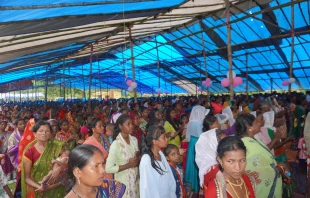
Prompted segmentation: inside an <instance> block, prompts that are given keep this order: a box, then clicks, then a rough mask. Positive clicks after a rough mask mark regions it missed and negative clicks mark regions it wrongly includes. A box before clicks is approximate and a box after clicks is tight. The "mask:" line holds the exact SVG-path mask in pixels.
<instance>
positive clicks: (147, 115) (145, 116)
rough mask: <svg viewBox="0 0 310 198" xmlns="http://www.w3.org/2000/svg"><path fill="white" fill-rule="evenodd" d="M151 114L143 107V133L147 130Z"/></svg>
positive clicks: (141, 124)
mask: <svg viewBox="0 0 310 198" xmlns="http://www.w3.org/2000/svg"><path fill="white" fill-rule="evenodd" d="M149 113H150V110H149V109H148V108H146V107H143V108H142V115H141V117H142V119H141V120H142V122H141V123H140V129H141V130H142V131H145V130H146V126H147V123H148V122H149Z"/></svg>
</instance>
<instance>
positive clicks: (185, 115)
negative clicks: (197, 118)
mask: <svg viewBox="0 0 310 198" xmlns="http://www.w3.org/2000/svg"><path fill="white" fill-rule="evenodd" d="M184 117H187V118H189V117H188V115H187V114H186V113H182V114H181V115H180V121H182V119H183V118H184Z"/></svg>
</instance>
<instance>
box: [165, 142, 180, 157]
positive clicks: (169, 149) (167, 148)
mask: <svg viewBox="0 0 310 198" xmlns="http://www.w3.org/2000/svg"><path fill="white" fill-rule="evenodd" d="M172 149H178V150H179V148H178V147H177V146H176V145H174V144H168V145H167V147H166V148H165V149H164V154H165V156H168V155H169V153H170V152H171V151H172Z"/></svg>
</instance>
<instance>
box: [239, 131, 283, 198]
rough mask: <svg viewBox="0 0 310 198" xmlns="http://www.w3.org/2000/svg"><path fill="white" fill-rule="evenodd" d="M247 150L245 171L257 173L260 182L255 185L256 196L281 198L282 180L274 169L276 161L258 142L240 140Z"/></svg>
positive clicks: (266, 148)
mask: <svg viewBox="0 0 310 198" xmlns="http://www.w3.org/2000/svg"><path fill="white" fill-rule="evenodd" d="M242 141H243V143H244V145H245V146H246V148H247V155H246V160H247V165H246V170H250V171H252V172H253V171H256V172H259V174H260V175H259V178H260V179H261V180H262V182H261V183H259V184H258V185H257V188H256V195H257V197H259V198H260V197H261V198H282V179H281V175H280V174H279V172H278V171H277V169H276V160H275V158H274V155H273V154H272V153H271V151H270V150H269V149H268V147H267V146H266V145H265V144H264V143H262V142H261V141H259V140H256V139H253V138H250V137H244V138H242Z"/></svg>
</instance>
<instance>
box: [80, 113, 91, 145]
mask: <svg viewBox="0 0 310 198" xmlns="http://www.w3.org/2000/svg"><path fill="white" fill-rule="evenodd" d="M92 117H93V116H92V115H91V114H88V115H86V117H85V123H84V125H83V126H82V127H81V129H80V136H81V137H80V138H81V140H86V139H87V138H88V127H87V125H88V123H89V122H90V121H91V119H92Z"/></svg>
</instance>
